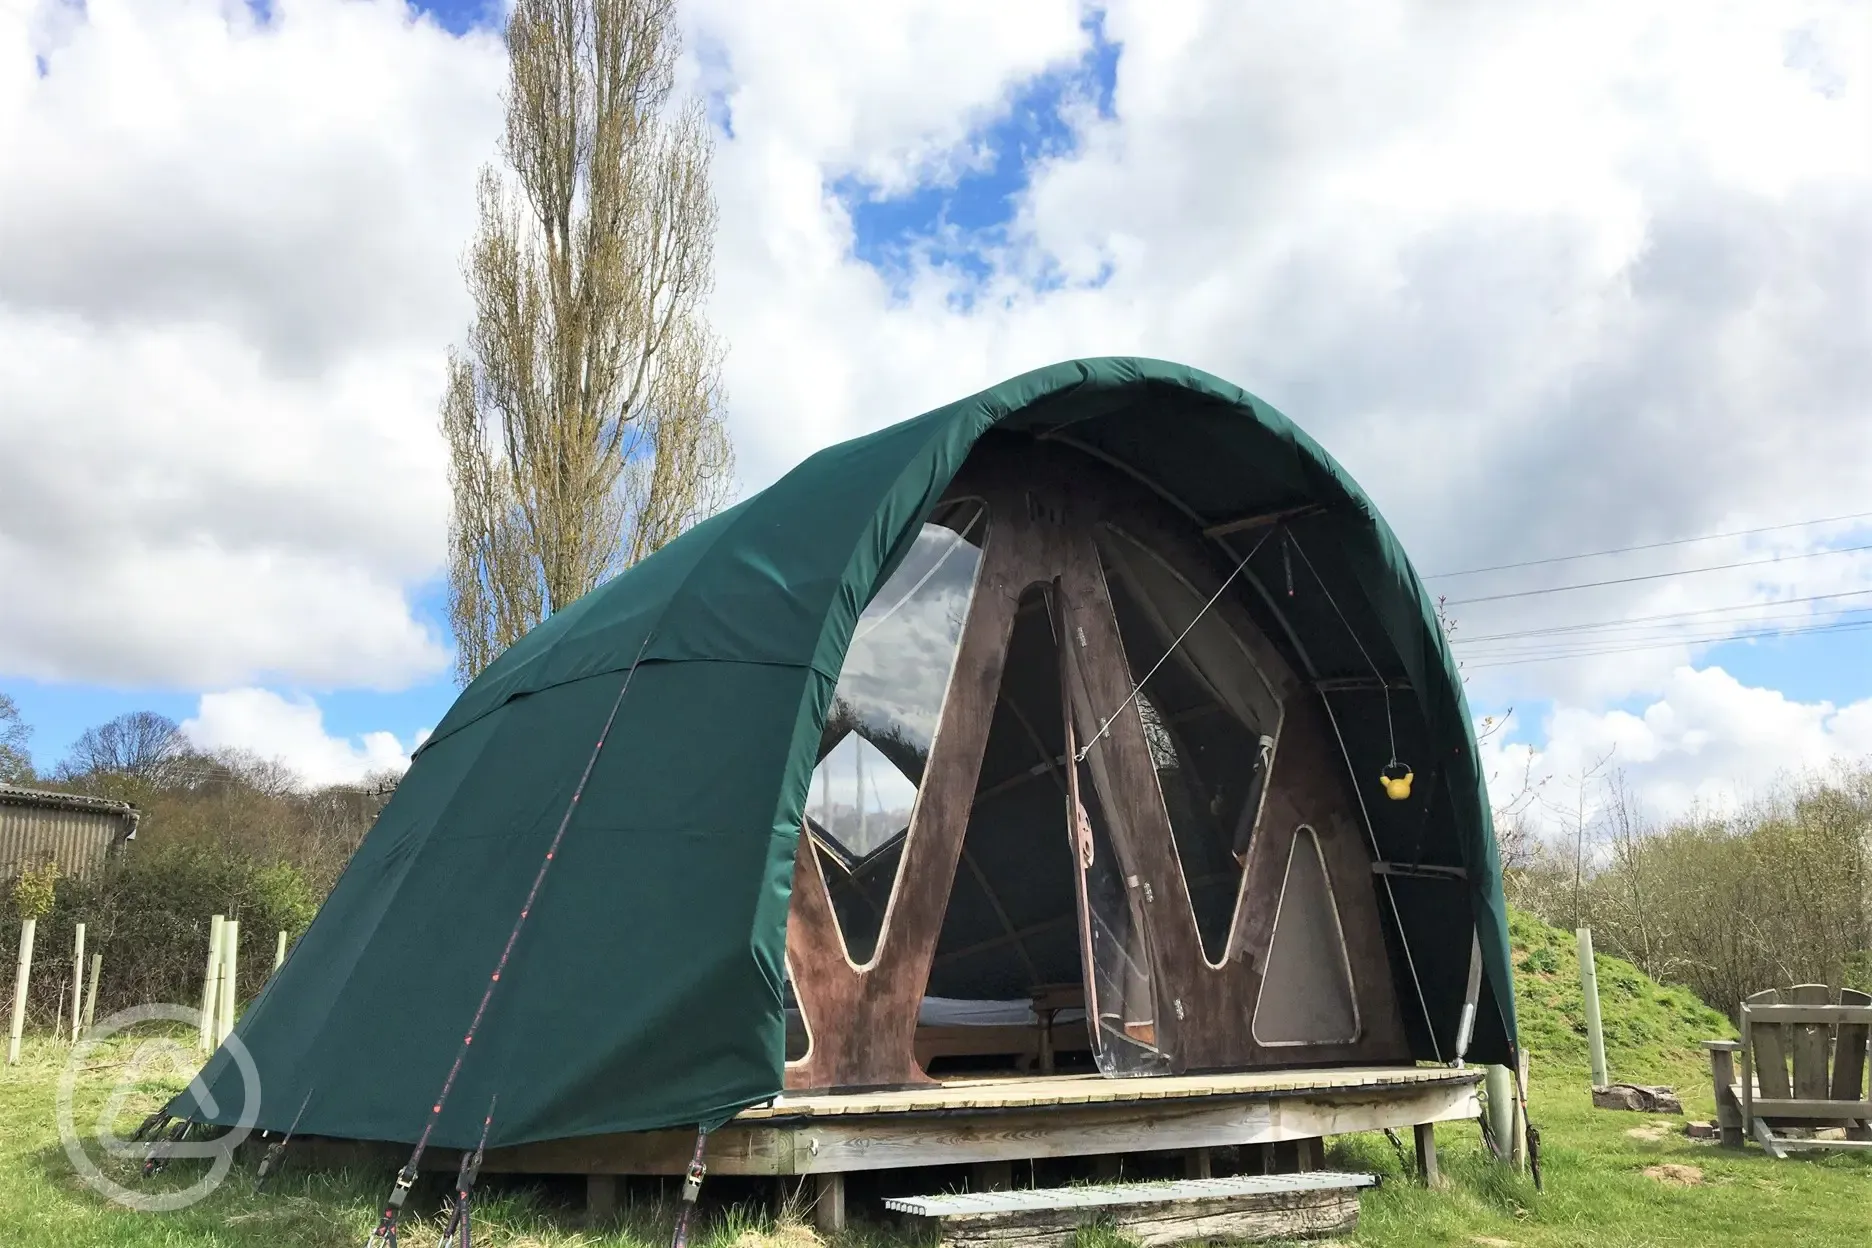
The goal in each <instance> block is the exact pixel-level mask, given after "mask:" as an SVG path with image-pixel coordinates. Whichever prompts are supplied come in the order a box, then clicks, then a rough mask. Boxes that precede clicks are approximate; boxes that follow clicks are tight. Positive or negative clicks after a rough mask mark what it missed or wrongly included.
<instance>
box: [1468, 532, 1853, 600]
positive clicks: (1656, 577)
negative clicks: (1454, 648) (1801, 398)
mask: <svg viewBox="0 0 1872 1248" xmlns="http://www.w3.org/2000/svg"><path fill="white" fill-rule="evenodd" d="M1867 550H1872V544H1867V545H1864V546H1835V547H1833V548H1831V549H1829V550H1808V551H1802V552H1800V553H1798V554H1792V555H1775V556H1772V557H1771V558H1767V559H1741V560H1737V561H1736V562H1734V563H1712V564H1707V565H1705V566H1703V567H1700V568H1683V569H1680V570H1678V571H1675V572H1647V573H1645V574H1644V575H1642V576H1615V577H1610V578H1608V579H1606V580H1603V581H1580V582H1578V583H1577V584H1573V585H1549V586H1547V587H1546V588H1544V589H1521V590H1515V591H1514V592H1512V593H1505V594H1483V595H1481V596H1480V597H1476V598H1450V599H1447V600H1446V601H1445V602H1444V605H1445V606H1450V607H1463V606H1469V605H1471V604H1474V603H1478V602H1505V601H1507V600H1508V599H1510V598H1538V597H1540V596H1542V595H1544V594H1564V593H1570V592H1571V591H1573V590H1576V589H1598V588H1600V587H1601V586H1605V585H1631V584H1634V583H1636V582H1639V581H1661V580H1666V579H1668V578H1670V577H1674V576H1692V575H1695V574H1696V573H1699V572H1724V571H1727V570H1729V569H1731V568H1758V567H1761V566H1763V565H1764V564H1770V563H1792V562H1793V561H1794V560H1796V559H1817V558H1819V557H1820V556H1822V555H1850V554H1855V553H1857V552H1860V551H1867Z"/></svg>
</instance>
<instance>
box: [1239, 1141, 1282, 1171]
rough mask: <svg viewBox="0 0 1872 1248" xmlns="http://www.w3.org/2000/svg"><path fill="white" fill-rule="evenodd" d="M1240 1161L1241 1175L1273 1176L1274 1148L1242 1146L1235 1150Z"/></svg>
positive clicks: (1253, 1145)
mask: <svg viewBox="0 0 1872 1248" xmlns="http://www.w3.org/2000/svg"><path fill="white" fill-rule="evenodd" d="M1237 1156H1238V1157H1239V1158H1240V1160H1241V1172H1242V1173H1243V1174H1273V1173H1274V1146H1273V1145H1272V1144H1243V1145H1242V1146H1241V1148H1240V1149H1238V1150H1237Z"/></svg>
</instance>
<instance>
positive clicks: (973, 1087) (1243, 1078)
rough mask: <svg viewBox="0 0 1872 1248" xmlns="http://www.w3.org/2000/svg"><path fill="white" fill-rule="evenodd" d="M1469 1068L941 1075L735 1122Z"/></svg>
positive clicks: (1460, 1080)
mask: <svg viewBox="0 0 1872 1248" xmlns="http://www.w3.org/2000/svg"><path fill="white" fill-rule="evenodd" d="M1476 1078H1477V1072H1476V1071H1474V1070H1453V1069H1450V1068H1448V1067H1443V1066H1368V1067H1352V1068H1347V1069H1331V1070H1317V1069H1304V1068H1302V1069H1288V1070H1268V1071H1255V1072H1252V1073H1248V1074H1222V1075H1173V1076H1169V1075H1166V1076H1148V1077H1142V1078H1137V1079H1106V1078H1104V1077H1103V1076H1100V1075H1050V1076H1046V1077H1041V1078H1033V1077H1021V1076H1007V1077H1002V1078H986V1079H948V1080H944V1081H943V1082H942V1083H941V1084H938V1085H936V1086H934V1087H928V1088H908V1089H904V1090H902V1091H889V1092H790V1093H783V1094H781V1095H780V1096H778V1097H776V1098H774V1100H773V1101H772V1103H770V1104H767V1105H758V1106H755V1107H754V1108H752V1109H744V1110H742V1111H741V1113H740V1114H738V1115H737V1116H736V1117H735V1119H734V1121H735V1122H737V1123H750V1124H752V1123H756V1122H763V1121H773V1122H778V1121H781V1120H788V1121H791V1120H795V1119H802V1118H834V1117H860V1116H864V1117H869V1116H875V1115H887V1114H906V1113H911V1114H927V1113H943V1112H948V1111H962V1110H982V1109H1028V1108H1039V1107H1042V1106H1047V1105H1109V1104H1116V1103H1120V1102H1129V1101H1158V1100H1193V1099H1201V1098H1207V1097H1239V1096H1264V1095H1270V1094H1274V1093H1279V1092H1320V1091H1337V1090H1352V1089H1359V1090H1365V1089H1381V1088H1406V1087H1411V1086H1417V1085H1426V1084H1465V1083H1474V1082H1475V1081H1476Z"/></svg>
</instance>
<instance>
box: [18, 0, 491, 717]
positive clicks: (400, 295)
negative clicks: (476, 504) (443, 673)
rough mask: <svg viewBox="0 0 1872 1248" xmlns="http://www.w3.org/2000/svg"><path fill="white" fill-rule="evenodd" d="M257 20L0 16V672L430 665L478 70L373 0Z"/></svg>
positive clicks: (344, 679) (386, 3)
mask: <svg viewBox="0 0 1872 1248" xmlns="http://www.w3.org/2000/svg"><path fill="white" fill-rule="evenodd" d="M272 7H273V15H272V18H271V20H270V21H269V22H268V23H267V24H265V25H264V26H262V25H258V24H256V19H255V18H254V17H253V15H252V13H251V12H250V11H249V10H248V9H247V8H246V6H244V5H241V4H233V3H228V4H224V3H219V2H218V0H136V2H134V3H132V2H130V0H90V2H89V3H87V4H86V5H84V6H83V7H82V9H80V8H78V7H77V6H70V5H42V6H41V7H39V8H38V9H36V10H35V9H32V8H30V7H28V6H22V5H14V6H10V7H7V8H4V9H0V150H4V151H5V152H6V153H7V160H6V161H5V162H4V163H3V164H0V341H5V342H6V343H7V347H8V349H7V350H6V351H4V352H0V396H4V397H3V398H0V443H3V444H4V447H5V454H0V583H5V584H7V585H9V586H16V587H23V588H22V589H21V591H20V592H19V593H17V595H14V596H11V597H10V600H9V604H8V610H7V611H6V612H4V613H0V671H5V672H12V673H16V674H21V675H26V676H30V677H34V678H37V679H42V680H75V681H90V682H109V683H113V684H117V685H165V686H171V687H182V688H190V687H194V688H200V687H203V686H209V687H213V686H216V685H225V684H230V683H238V682H245V681H251V680H254V679H259V678H264V677H267V676H278V677H280V678H283V679H288V680H294V681H306V682H311V683H314V684H328V685H329V684H363V685H374V686H398V685H402V684H405V683H407V682H409V681H410V680H412V679H415V678H419V677H423V676H427V675H430V674H433V673H435V672H437V671H439V670H441V669H442V668H443V667H445V666H446V662H447V653H446V649H445V646H444V644H443V641H442V639H440V638H438V637H436V636H434V635H432V633H431V631H430V630H428V629H426V628H425V627H424V626H423V625H422V624H420V623H419V622H418V620H417V618H416V616H415V614H414V612H413V610H412V607H411V603H410V595H411V593H412V592H413V591H414V590H415V589H416V588H418V587H419V586H420V585H421V584H422V583H423V582H424V581H425V580H426V579H427V578H430V577H432V576H433V575H434V574H435V572H436V570H437V568H438V566H439V564H440V561H441V555H442V545H443V533H444V524H445V520H446V504H447V495H446V486H445V484H444V481H443V463H444V460H443V456H442V453H441V448H440V445H439V438H438V436H437V434H436V431H435V411H436V402H437V399H438V397H439V394H440V387H441V362H442V350H443V348H444V346H445V345H446V344H447V343H448V342H449V341H450V340H452V339H453V338H455V337H457V336H458V335H459V333H460V330H461V327H462V324H463V321H464V313H465V300H464V297H463V295H462V292H461V283H460V279H459V275H458V272H457V267H456V266H457V258H458V256H459V252H460V248H461V244H462V242H463V240H464V239H465V238H466V235H467V230H468V226H469V223H470V221H471V218H472V211H473V198H472V188H473V176H474V172H475V170H476V168H477V167H478V165H479V164H480V163H481V162H482V161H483V160H485V159H487V158H488V157H489V156H490V155H491V153H492V150H493V140H494V136H495V133H496V125H497V119H498V99H497V93H498V89H499V84H500V81H501V76H502V73H503V63H502V54H501V52H500V48H499V45H498V42H497V41H496V40H494V39H493V38H491V37H489V36H486V35H477V36H474V37H471V38H468V39H465V40H464V39H455V38H453V37H451V36H449V35H447V34H446V33H444V32H443V31H441V30H440V29H438V28H437V27H436V26H435V25H434V24H433V23H431V22H428V21H420V22H419V21H414V20H412V18H411V16H410V14H409V13H408V11H407V10H406V9H404V7H403V6H402V5H401V4H400V3H394V2H390V0H369V2H344V3H340V2H337V0H283V2H282V3H278V4H275V5H274V6H272ZM36 58H43V65H44V68H43V72H42V71H41V69H40V68H39V66H38V64H37V63H36Z"/></svg>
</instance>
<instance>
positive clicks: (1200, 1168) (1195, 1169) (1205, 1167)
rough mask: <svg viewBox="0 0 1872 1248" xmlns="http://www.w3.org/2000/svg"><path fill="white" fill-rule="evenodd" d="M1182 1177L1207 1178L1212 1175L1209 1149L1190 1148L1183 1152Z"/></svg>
mask: <svg viewBox="0 0 1872 1248" xmlns="http://www.w3.org/2000/svg"><path fill="white" fill-rule="evenodd" d="M1183 1177H1184V1178H1186V1179H1207V1178H1212V1177H1214V1171H1213V1169H1212V1167H1211V1165H1210V1160H1209V1150H1208V1149H1206V1148H1192V1149H1190V1150H1189V1151H1188V1152H1187V1153H1184V1154H1183Z"/></svg>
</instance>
